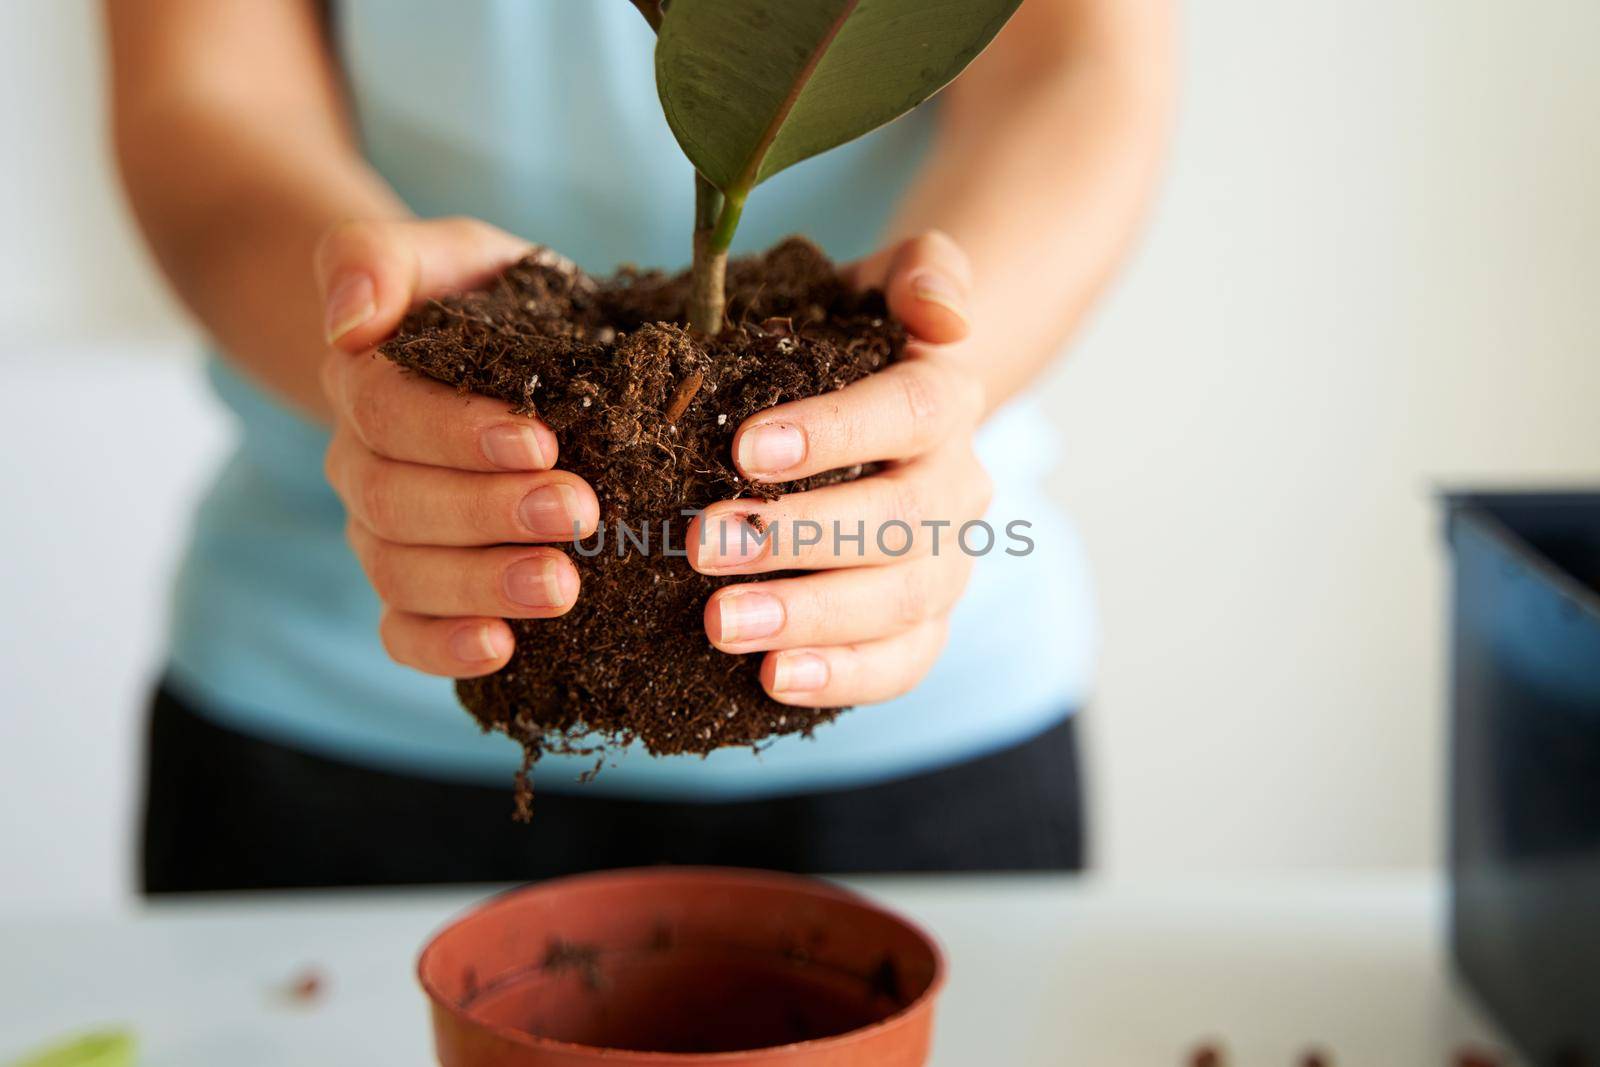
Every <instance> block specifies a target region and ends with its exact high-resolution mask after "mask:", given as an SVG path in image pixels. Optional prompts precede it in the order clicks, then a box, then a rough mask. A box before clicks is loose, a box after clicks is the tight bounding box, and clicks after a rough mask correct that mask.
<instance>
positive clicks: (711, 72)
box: [656, 0, 1021, 195]
mask: <svg viewBox="0 0 1600 1067" xmlns="http://www.w3.org/2000/svg"><path fill="white" fill-rule="evenodd" d="M1020 3H1021V0H672V2H671V3H670V4H669V5H668V6H667V9H666V15H665V17H664V18H663V19H662V25H661V39H660V41H659V43H658V44H657V46H656V87H657V88H658V89H659V91H660V93H661V103H662V106H663V108H665V110H666V113H667V122H668V123H669V124H670V125H671V126H672V132H673V133H674V134H675V135H676V136H677V138H678V143H679V144H680V145H682V146H683V151H684V153H685V154H686V155H687V156H688V157H689V159H690V161H691V162H692V163H694V165H695V167H696V168H697V169H698V170H699V171H700V173H701V174H703V175H705V176H706V178H708V179H709V180H710V181H711V182H712V184H714V185H716V186H717V187H718V188H719V189H722V190H723V191H724V192H730V191H731V192H733V193H735V194H736V195H741V194H742V193H743V192H745V191H748V190H749V189H750V188H751V187H752V186H754V185H755V184H757V183H758V182H761V181H764V180H766V179H767V178H770V177H772V175H774V174H776V173H778V172H779V171H781V170H783V169H784V168H785V167H789V166H792V165H794V164H795V163H798V162H800V161H801V160H803V159H808V158H810V157H811V156H814V155H816V154H817V153H819V152H826V151H827V150H828V149H830V148H833V147H835V146H836V145H840V144H843V143H844V142H846V141H849V140H852V139H854V138H856V137H859V136H861V135H862V134H864V133H867V132H869V131H871V130H873V129H876V128H877V127H879V126H881V125H883V124H884V123H886V122H888V121H889V120H891V119H894V118H897V117H898V116H900V115H903V114H905V113H906V112H907V111H910V110H911V109H912V108H914V107H916V106H917V105H918V104H920V103H922V101H924V100H926V99H927V98H928V97H930V96H932V95H933V94H934V93H936V92H938V91H939V89H941V88H942V87H943V86H945V85H946V84H947V83H949V82H950V81H951V79H953V78H954V77H955V76H956V75H957V74H959V73H961V71H962V70H963V69H965V67H966V66H967V64H968V63H970V62H972V60H973V58H974V57H976V56H977V54H978V53H979V52H981V51H982V50H983V48H984V46H985V45H987V44H988V43H989V41H990V40H992V39H993V38H994V35H995V34H996V33H998V32H999V31H1000V27H1001V26H1003V25H1005V22H1006V20H1007V19H1008V18H1010V17H1011V14H1012V12H1013V11H1015V10H1016V9H1017V6H1018V5H1019V4H1020Z"/></svg>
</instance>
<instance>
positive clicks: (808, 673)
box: [772, 652, 828, 693]
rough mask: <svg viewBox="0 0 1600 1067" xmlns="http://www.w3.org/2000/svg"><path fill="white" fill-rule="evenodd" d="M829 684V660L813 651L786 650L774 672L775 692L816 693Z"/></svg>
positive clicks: (773, 686)
mask: <svg viewBox="0 0 1600 1067" xmlns="http://www.w3.org/2000/svg"><path fill="white" fill-rule="evenodd" d="M827 684H828V661H827V660H825V659H823V658H822V657H821V656H818V655H816V654H814V653H811V652H784V653H782V654H780V655H779V656H778V662H777V669H776V670H775V671H774V672H773V677H772V691H773V692H774V693H814V692H816V691H817V690H818V689H821V688H822V687H823V686H825V685H827Z"/></svg>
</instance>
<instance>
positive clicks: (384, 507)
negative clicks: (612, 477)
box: [326, 430, 600, 547]
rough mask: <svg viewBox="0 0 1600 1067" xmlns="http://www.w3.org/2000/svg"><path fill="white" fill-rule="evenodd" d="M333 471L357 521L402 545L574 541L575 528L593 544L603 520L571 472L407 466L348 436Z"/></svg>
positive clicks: (331, 460) (338, 445)
mask: <svg viewBox="0 0 1600 1067" xmlns="http://www.w3.org/2000/svg"><path fill="white" fill-rule="evenodd" d="M326 471H327V476H328V481H329V483H330V484H331V485H332V486H333V488H334V491H335V492H337V493H338V494H339V498H340V499H341V500H342V501H344V506H345V510H346V511H347V512H348V513H349V515H350V517H351V518H352V519H354V520H355V521H356V522H359V523H361V525H363V526H365V527H366V528H367V529H368V530H370V531H372V533H374V534H376V535H377V536H378V537H381V538H383V539H384V540H386V541H397V542H399V543H401V544H408V545H440V546H456V547H466V546H471V545H496V544H504V543H507V542H550V541H571V540H573V538H574V536H575V535H574V530H575V529H576V531H577V533H576V536H577V537H587V536H588V535H589V534H591V533H593V532H594V529H595V527H596V525H597V524H598V523H599V520H600V502H599V501H598V500H596V499H595V495H594V490H592V489H590V488H589V486H588V485H587V484H586V483H585V482H584V480H583V479H582V478H579V477H578V476H577V475H576V474H572V473H570V472H568V471H540V472H536V473H532V474H480V473H475V472H468V471H454V470H447V469H445V468H443V467H424V466H421V465H419V464H416V463H401V462H399V461H397V460H392V459H384V458H383V457H382V456H378V455H376V454H374V453H373V452H371V451H369V450H368V449H367V448H366V447H365V446H364V445H362V444H361V443H360V442H359V441H357V440H356V439H355V437H354V436H353V435H352V434H350V433H348V432H345V431H342V430H341V431H339V432H336V433H335V434H334V437H333V443H332V444H331V445H329V447H328V456H327V462H326Z"/></svg>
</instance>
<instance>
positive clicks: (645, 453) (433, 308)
mask: <svg viewBox="0 0 1600 1067" xmlns="http://www.w3.org/2000/svg"><path fill="white" fill-rule="evenodd" d="M688 292H689V285H688V277H687V275H685V274H679V275H675V276H668V275H665V274H662V273H659V272H654V271H639V270H636V269H632V268H624V269H623V270H622V271H621V272H619V273H618V274H617V275H616V276H615V277H613V278H610V279H606V280H595V279H592V278H590V277H588V276H587V275H585V274H583V273H582V272H581V271H579V270H578V269H577V268H576V267H574V266H573V265H572V264H570V263H568V262H567V261H565V260H564V259H562V258H560V257H558V256H555V255H553V254H551V253H549V252H547V251H543V250H541V251H539V252H536V253H534V254H533V255H530V256H529V257H528V258H526V259H524V260H523V261H521V262H520V263H518V264H516V265H515V266H513V267H511V268H509V269H508V270H506V271H505V272H504V273H503V274H502V275H500V276H499V277H498V278H496V279H495V280H494V281H493V282H492V283H491V284H490V285H489V286H487V287H486V288H484V289H482V290H480V291H476V292H471V293H464V294H460V295H458V296H452V297H449V298H447V299H442V300H437V301H433V302H430V303H428V304H426V305H425V306H423V307H420V308H418V309H417V310H416V311H414V312H413V313H412V314H411V315H409V316H408V317H407V319H406V320H405V322H404V324H403V325H402V326H401V329H400V330H399V332H398V333H397V334H396V335H395V337H394V338H392V339H391V340H390V341H388V342H386V343H385V344H384V345H382V346H381V348H380V351H381V352H382V354H383V355H385V356H387V357H388V358H389V359H391V360H393V361H395V362H396V363H398V364H400V365H401V366H403V367H406V368H408V369H410V370H413V371H416V372H418V373H420V374H424V375H427V376H428V377H430V378H434V379H437V380H439V381H442V382H445V383H447V384H450V385H453V386H455V387H456V388H458V389H460V390H461V391H463V392H473V393H479V394H482V395H485V396H491V397H496V398H498V399H501V400H504V401H506V402H507V403H509V404H510V405H511V406H512V407H513V408H514V409H515V410H516V411H518V412H521V413H525V414H530V415H534V414H536V415H538V416H539V417H540V418H542V419H543V420H544V421H545V422H546V423H547V424H548V425H549V426H550V427H551V429H553V430H554V431H555V432H556V434H557V436H558V438H559V440H560V446H561V454H560V459H559V462H558V466H560V467H561V468H562V469H565V470H569V471H572V472H574V473H576V474H578V475H579V476H581V477H583V478H584V479H585V480H586V481H587V482H588V483H589V484H590V485H592V486H593V487H594V489H595V492H596V494H597V495H598V496H599V499H600V508H601V519H602V522H603V523H604V527H605V532H604V536H603V538H598V537H597V538H590V539H589V540H588V541H585V542H583V543H582V544H580V545H577V546H574V548H575V550H574V551H573V552H572V553H571V554H572V556H573V562H574V564H575V565H576V567H577V569H578V573H579V575H580V577H581V580H582V592H581V593H580V595H579V598H578V602H577V605H576V606H575V607H574V608H573V609H572V610H571V611H570V612H568V613H567V614H566V615H564V616H562V617H561V618H559V619H553V620H525V621H524V620H512V621H511V623H510V625H511V628H512V631H513V632H514V633H515V635H516V638H517V649H516V653H515V654H514V655H513V657H512V659H511V661H510V663H508V664H507V665H506V667H505V668H504V669H502V670H501V671H499V672H498V673H496V674H493V675H490V676H488V677H485V678H477V679H466V680H462V681H460V682H458V683H457V687H456V691H457V693H458V695H459V696H460V698H461V702H462V703H463V704H464V705H465V706H466V707H467V709H468V710H469V711H470V712H471V713H472V714H473V715H474V716H475V717H476V718H477V720H478V722H479V723H480V724H481V725H482V726H483V728H484V729H486V730H497V731H500V732H503V733H505V734H507V735H509V736H510V737H512V738H513V739H515V740H516V741H518V742H519V743H521V744H522V746H523V748H524V750H525V752H526V753H527V762H526V764H525V766H524V772H523V773H522V774H520V775H519V776H518V793H519V798H518V804H517V810H516V815H517V817H518V818H521V819H527V818H529V817H530V816H531V810H532V809H531V799H530V793H529V775H528V773H527V772H528V771H529V770H531V768H532V766H533V764H534V762H535V761H536V760H537V759H538V757H539V756H540V755H541V754H542V753H545V752H558V753H566V754H583V755H591V756H595V757H596V758H597V761H600V762H603V760H604V758H605V754H606V753H607V752H608V751H609V750H611V749H612V748H614V747H618V746H622V745H626V744H628V743H630V742H633V741H637V742H639V743H640V744H642V745H643V746H644V747H645V748H646V749H648V750H649V751H650V752H651V753H653V754H657V755H670V754H679V753H695V754H704V753H708V752H711V751H712V750H714V749H718V748H722V747H725V746H730V745H745V746H752V747H754V746H759V745H760V744H761V743H762V742H764V741H766V740H768V739H769V738H771V737H773V736H775V735H778V734H788V733H801V734H807V735H809V734H810V733H811V732H812V731H813V730H814V729H815V728H816V727H818V726H820V725H822V724H824V723H826V722H829V721H830V720H832V719H833V718H834V717H836V716H837V715H838V714H839V712H840V711H841V710H843V709H840V708H820V709H807V708H794V707H789V706H786V705H782V704H779V703H777V702H776V701H773V700H772V699H771V698H769V697H768V696H767V695H766V693H765V692H764V691H763V690H762V688H761V685H760V682H759V679H758V671H759V668H760V661H761V656H760V655H759V654H749V655H728V654H726V653H723V652H719V651H717V650H716V649H714V648H712V647H711V645H710V643H709V642H708V641H707V639H706V635H705V630H704V623H703V612H704V608H705V603H706V600H707V598H708V597H709V596H710V595H711V593H712V592H713V591H715V590H716V589H717V588H718V587H719V586H722V585H725V584H728V583H729V582H730V581H740V580H747V579H729V578H713V577H708V576H705V575H701V574H699V573H697V572H695V571H694V570H692V569H691V568H690V567H689V565H688V563H687V562H686V561H685V560H684V559H683V558H682V553H683V550H684V548H685V546H686V545H687V534H688V528H689V522H690V519H689V517H688V516H685V515H684V514H683V513H682V512H683V510H684V509H691V508H703V507H705V506H707V505H709V504H712V503H714V502H716V501H718V500H725V499H731V498H738V497H749V498H751V500H752V507H751V511H750V514H749V516H748V519H747V521H748V522H749V523H750V524H751V525H752V526H754V527H755V528H756V530H757V531H758V532H762V531H765V529H766V523H767V521H768V520H767V519H766V518H764V517H763V516H762V514H761V511H760V510H759V509H760V505H761V504H762V503H763V502H767V501H771V500H773V499H776V498H777V497H778V496H779V495H781V494H783V493H789V492H796V491H801V490H806V489H812V488H815V487H817V486H821V485H828V484H833V483H836V482H839V481H844V480H847V479H848V478H851V477H858V476H860V475H861V474H864V473H870V472H871V468H867V469H858V468H852V469H851V470H849V471H834V472H829V473H825V474H821V475H818V476H815V477H811V478H807V479H804V480H802V481H797V482H790V483H786V484H781V485H770V486H754V485H752V484H750V483H748V482H746V481H745V480H744V479H743V478H741V477H740V475H739V473H738V471H737V470H736V469H735V467H734V465H733V460H732V455H731V445H732V441H733V435H734V432H735V431H736V430H737V429H738V427H739V425H740V424H741V423H742V422H743V421H744V420H745V419H747V418H749V417H750V416H751V415H754V414H756V413H757V412H759V411H762V410H764V409H766V408H769V407H772V406H774V405H776V404H781V403H784V402H786V401H789V400H795V399H800V398H802V397H807V396H815V395H818V394H821V393H826V392H829V391H832V390H835V389H839V388H842V387H843V386H845V385H848V384H850V383H851V382H854V381H856V380H858V379H860V378H863V377H865V376H866V375H868V374H871V373H873V372H874V371H878V370H881V369H883V368H884V367H886V366H887V365H888V364H889V363H891V362H892V361H893V360H895V359H896V358H898V357H899V355H900V354H901V352H902V350H903V348H904V344H905V334H904V332H903V330H902V329H901V328H900V327H899V326H898V325H897V324H896V323H894V322H892V321H890V319H889V318H888V314H887V311H886V310H885V306H884V302H883V297H882V294H880V293H877V292H867V293H857V292H855V291H853V290H851V289H850V288H849V287H848V286H846V285H845V284H844V283H843V281H842V280H841V279H840V278H839V276H838V274H837V272H836V271H835V269H834V267H833V265H832V264H831V263H830V262H829V261H828V260H827V259H826V258H825V257H824V256H823V255H822V253H821V252H820V251H818V250H817V249H816V247H815V246H813V245H811V244H810V243H809V242H806V241H804V240H803V239H799V238H789V239H788V240H785V241H784V242H782V243H780V244H779V245H777V246H776V247H774V248H773V249H771V250H770V251H768V252H767V253H766V254H765V255H762V256H759V257H752V258H749V259H743V260H737V261H735V262H733V263H731V264H729V269H728V298H729V305H728V306H729V326H728V328H726V329H725V330H724V331H723V333H722V334H721V335H719V336H718V337H716V338H714V339H710V340H707V339H705V338H703V337H700V336H698V335H696V334H693V333H691V332H690V331H689V330H688V328H687V327H686V326H685V325H684V323H685V321H686V316H685V304H686V300H687V297H688ZM696 382H698V387H697V388H696V387H695V383H696ZM623 524H625V525H626V528H627V531H628V533H629V535H630V537H629V539H628V540H627V541H626V543H624V539H623V538H622V537H620V536H618V533H619V532H620V530H621V527H622V525H623ZM642 533H647V534H648V537H649V541H648V545H649V550H648V552H645V551H640V550H638V548H637V541H638V537H639V535H640V534H642ZM596 544H599V545H600V549H601V550H600V551H598V552H594V554H592V555H590V554H588V553H589V552H591V551H592V550H593V548H594V546H595V545H596ZM619 547H621V548H622V551H620V552H619V551H618V549H619ZM762 577H763V578H771V577H774V575H763V576H762Z"/></svg>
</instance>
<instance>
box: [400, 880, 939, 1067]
mask: <svg viewBox="0 0 1600 1067" xmlns="http://www.w3.org/2000/svg"><path fill="white" fill-rule="evenodd" d="M417 971H418V976H419V977H420V978H421V981H422V988H423V989H424V991H426V992H427V994H428V997H429V999H430V1000H431V1001H432V1008H433V1032H434V1042H435V1047H436V1049H437V1051H438V1055H439V1062H440V1063H441V1064H442V1065H443V1067H590V1065H594V1064H607V1065H612V1067H616V1065H621V1064H658V1065H664V1064H674V1065H678V1067H690V1065H692V1064H715V1065H717V1067H742V1065H752V1067H753V1065H762V1067H774V1065H781V1067H867V1065H870V1067H919V1065H921V1064H923V1063H925V1062H926V1061H927V1058H928V1046H929V1040H930V1037H931V1033H932V1028H933V1004H934V998H935V996H936V995H937V994H938V992H939V988H940V986H941V985H942V984H943V982H944V960H943V958H942V957H941V956H940V954H939V949H938V947H937V946H936V945H935V944H934V942H933V941H932V939H930V938H929V937H928V936H927V935H926V934H924V933H922V931H920V930H918V929H917V928H916V927H915V926H912V925H911V924H910V923H908V922H906V921H905V920H904V919H901V918H898V917H896V916H894V915H891V914H890V913H889V912H886V911H884V910H882V909H880V908H878V907H876V906H874V905H873V904H871V903H869V902H868V901H867V900H865V899H863V898H862V897H860V896H857V895H856V894H854V893H851V892H848V891H846V890H843V889H839V888H837V887H835V886H831V885H826V884H824V883H821V882H816V881H812V880H810V879H805V878H797V877H794V876H791V875H781V874H768V873H764V872H758V871H740V870H724V869H719V868H671V867H661V868H653V869H644V870H631V871H608V872H605V873H602V874H588V875H581V876H578V877H575V878H563V879H558V880H556V881H552V882H546V883H543V884H541V885H536V886H531V887H529V888H526V889H519V890H515V891H513V892H510V893H507V894H505V895H503V896H500V897H497V898H495V899H493V900H490V901H488V902H486V903H484V904H482V905H480V906H479V907H477V908H476V909H474V910H473V911H471V912H468V913H467V914H466V915H465V916H463V917H461V918H460V919H457V920H456V921H455V922H454V923H452V924H451V925H450V926H448V927H446V928H445V929H444V930H443V931H442V932H441V933H440V934H438V935H437V936H436V937H435V938H434V939H433V941H432V942H431V943H430V944H429V945H428V947H427V948H426V949H424V950H423V953H422V958H421V960H420V961H419V962H418V966H417Z"/></svg>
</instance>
